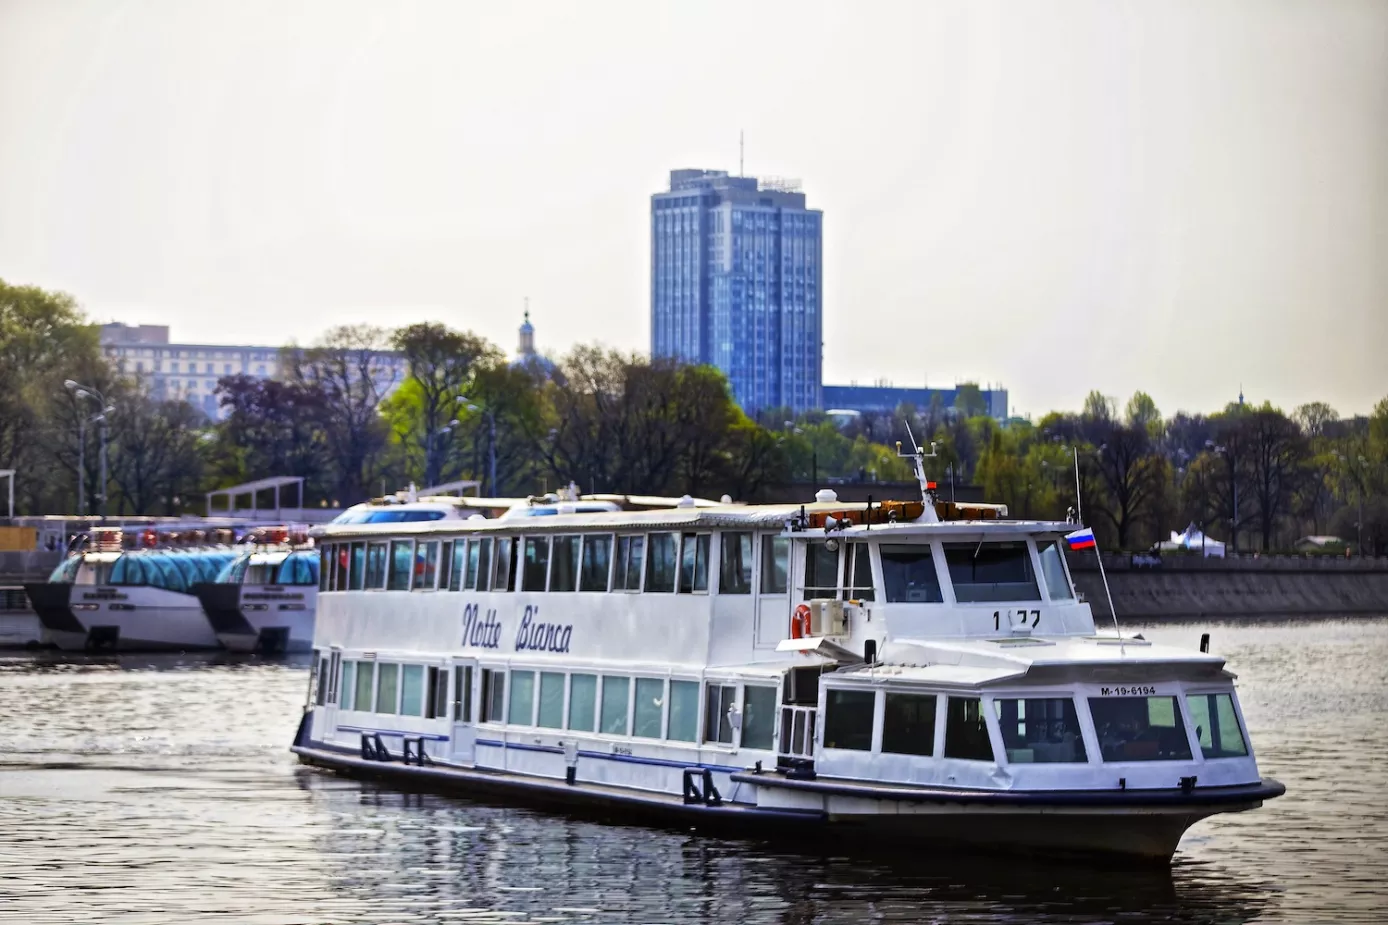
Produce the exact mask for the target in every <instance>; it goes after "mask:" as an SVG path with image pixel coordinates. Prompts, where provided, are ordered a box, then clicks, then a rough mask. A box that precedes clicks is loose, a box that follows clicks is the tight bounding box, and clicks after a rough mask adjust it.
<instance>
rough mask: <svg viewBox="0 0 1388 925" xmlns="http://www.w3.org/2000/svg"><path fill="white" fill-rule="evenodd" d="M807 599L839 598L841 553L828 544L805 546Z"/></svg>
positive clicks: (812, 543)
mask: <svg viewBox="0 0 1388 925" xmlns="http://www.w3.org/2000/svg"><path fill="white" fill-rule="evenodd" d="M804 596H805V598H806V599H813V598H820V597H822V598H835V597H838V596H839V552H838V549H837V548H835V549H830V548H829V544H828V543H827V542H819V543H815V542H810V543H806V544H805V594H804Z"/></svg>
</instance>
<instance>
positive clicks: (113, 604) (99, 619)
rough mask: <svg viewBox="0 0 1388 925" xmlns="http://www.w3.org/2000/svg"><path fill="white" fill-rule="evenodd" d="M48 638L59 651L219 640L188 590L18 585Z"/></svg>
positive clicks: (195, 645)
mask: <svg viewBox="0 0 1388 925" xmlns="http://www.w3.org/2000/svg"><path fill="white" fill-rule="evenodd" d="M24 590H25V593H26V594H28V595H29V600H30V602H31V603H32V604H33V607H34V611H35V612H36V613H37V614H38V615H39V620H40V621H41V622H42V623H43V627H44V635H45V637H46V638H47V639H48V641H50V642H52V643H53V644H54V645H56V646H57V647H58V648H60V649H63V650H65V651H72V652H83V651H93V650H96V651H114V652H149V651H188V650H193V649H218V648H221V644H220V643H218V641H217V636H216V634H214V633H213V632H212V627H211V625H210V624H209V623H208V622H207V618H206V617H205V616H204V615H203V612H202V606H201V605H200V604H199V603H198V601H197V598H196V597H194V596H192V595H190V594H180V593H178V592H175V591H164V590H162V589H157V588H147V587H130V588H126V587H121V588H112V587H104V586H101V587H99V586H88V585H69V584H60V583H49V582H45V583H42V584H30V585H25V586H24Z"/></svg>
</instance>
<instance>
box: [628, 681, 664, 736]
mask: <svg viewBox="0 0 1388 925" xmlns="http://www.w3.org/2000/svg"><path fill="white" fill-rule="evenodd" d="M634 700H635V709H634V710H633V711H632V712H633V714H634V715H633V717H632V729H631V734H632V735H634V736H636V737H637V738H639V739H658V738H660V725H661V722H662V721H663V720H664V719H665V681H664V679H662V678H637V679H636V695H635V698H634Z"/></svg>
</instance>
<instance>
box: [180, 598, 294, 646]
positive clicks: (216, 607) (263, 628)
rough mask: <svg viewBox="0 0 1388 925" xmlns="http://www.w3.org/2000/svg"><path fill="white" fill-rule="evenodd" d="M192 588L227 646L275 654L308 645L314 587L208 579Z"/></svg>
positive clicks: (223, 644) (219, 636)
mask: <svg viewBox="0 0 1388 925" xmlns="http://www.w3.org/2000/svg"><path fill="white" fill-rule="evenodd" d="M193 591H194V592H195V593H196V594H197V596H198V600H199V602H200V603H201V604H202V609H203V613H205V614H206V615H207V620H208V623H209V624H210V625H211V626H212V630H213V632H214V633H216V636H217V641H218V642H219V643H220V644H221V645H222V646H223V647H225V648H227V649H229V650H230V651H232V652H260V653H263V654H267V655H278V654H291V653H299V652H308V651H310V650H311V649H312V648H313V624H314V611H315V598H316V596H317V591H318V589H317V588H312V587H302V586H281V585H234V584H214V583H208V584H198V585H194V586H193Z"/></svg>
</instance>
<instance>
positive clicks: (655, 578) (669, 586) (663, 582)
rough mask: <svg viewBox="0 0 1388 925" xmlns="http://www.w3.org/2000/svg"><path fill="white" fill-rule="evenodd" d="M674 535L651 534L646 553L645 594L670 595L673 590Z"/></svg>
mask: <svg viewBox="0 0 1388 925" xmlns="http://www.w3.org/2000/svg"><path fill="white" fill-rule="evenodd" d="M675 536H676V535H675V534H673V533H652V534H651V535H650V538H649V543H650V549H649V550H648V551H647V553H646V593H647V594H670V593H672V592H673V591H674V590H675Z"/></svg>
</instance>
